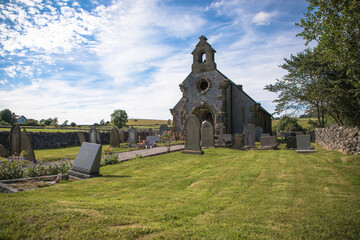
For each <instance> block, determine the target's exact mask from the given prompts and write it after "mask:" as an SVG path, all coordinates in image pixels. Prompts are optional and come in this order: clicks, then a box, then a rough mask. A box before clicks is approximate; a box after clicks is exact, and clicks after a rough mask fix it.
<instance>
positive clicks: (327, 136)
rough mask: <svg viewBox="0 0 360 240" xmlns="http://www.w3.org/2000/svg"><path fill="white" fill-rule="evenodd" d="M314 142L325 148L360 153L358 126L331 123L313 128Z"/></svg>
mask: <svg viewBox="0 0 360 240" xmlns="http://www.w3.org/2000/svg"><path fill="white" fill-rule="evenodd" d="M315 137H316V143H317V144H319V145H320V146H322V147H323V148H325V149H327V150H337V151H340V152H343V153H347V154H356V155H360V128H359V127H354V128H349V127H344V126H337V125H332V126H330V127H328V128H316V129H315Z"/></svg>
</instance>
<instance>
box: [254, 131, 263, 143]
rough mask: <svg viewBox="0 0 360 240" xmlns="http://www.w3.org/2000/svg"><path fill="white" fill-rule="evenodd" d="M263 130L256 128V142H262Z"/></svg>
mask: <svg viewBox="0 0 360 240" xmlns="http://www.w3.org/2000/svg"><path fill="white" fill-rule="evenodd" d="M262 134H263V129H262V128H261V127H256V128H255V141H256V142H260V138H261V137H262Z"/></svg>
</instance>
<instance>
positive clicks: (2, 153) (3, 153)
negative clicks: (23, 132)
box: [0, 144, 9, 157]
mask: <svg viewBox="0 0 360 240" xmlns="http://www.w3.org/2000/svg"><path fill="white" fill-rule="evenodd" d="M8 156H9V152H8V150H7V149H6V147H4V146H3V145H2V144H0V157H8Z"/></svg>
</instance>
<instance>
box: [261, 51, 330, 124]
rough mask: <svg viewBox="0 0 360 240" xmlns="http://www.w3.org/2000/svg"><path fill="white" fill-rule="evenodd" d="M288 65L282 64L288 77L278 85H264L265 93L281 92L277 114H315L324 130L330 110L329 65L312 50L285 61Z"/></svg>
mask: <svg viewBox="0 0 360 240" xmlns="http://www.w3.org/2000/svg"><path fill="white" fill-rule="evenodd" d="M284 60H285V63H284V64H282V65H280V67H281V68H283V69H285V70H287V72H288V73H287V74H286V75H285V76H284V77H283V78H282V79H281V80H278V79H277V80H276V83H275V84H269V85H266V86H265V88H264V89H265V90H268V91H271V92H274V93H279V95H278V99H276V100H275V101H274V102H275V103H277V106H276V109H275V111H276V113H281V112H283V111H286V110H289V109H290V110H293V111H294V112H297V111H304V110H305V111H306V112H315V113H316V116H317V119H318V126H319V127H324V124H325V120H324V118H325V113H326V111H327V101H328V100H329V96H328V86H327V82H328V79H327V76H326V74H324V72H327V71H328V67H327V63H326V62H324V61H323V59H322V55H321V54H319V53H316V52H314V51H313V50H312V49H306V50H305V51H303V52H300V53H298V54H297V55H296V56H294V55H291V56H290V58H289V59H287V58H285V59H284Z"/></svg>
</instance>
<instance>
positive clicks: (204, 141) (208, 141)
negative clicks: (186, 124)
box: [201, 121, 214, 148]
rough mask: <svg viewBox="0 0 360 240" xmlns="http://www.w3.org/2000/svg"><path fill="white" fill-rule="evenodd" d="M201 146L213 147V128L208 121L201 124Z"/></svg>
mask: <svg viewBox="0 0 360 240" xmlns="http://www.w3.org/2000/svg"><path fill="white" fill-rule="evenodd" d="M201 147H208V148H212V147H214V128H213V125H212V124H211V122H209V121H204V122H203V123H202V124H201Z"/></svg>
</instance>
